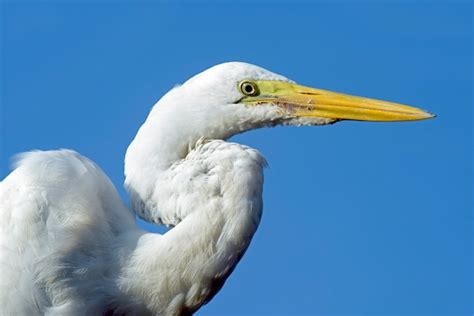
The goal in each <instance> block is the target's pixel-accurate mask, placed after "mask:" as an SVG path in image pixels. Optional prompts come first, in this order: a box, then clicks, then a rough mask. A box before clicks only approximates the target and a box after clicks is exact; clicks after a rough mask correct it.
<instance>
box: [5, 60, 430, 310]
mask: <svg viewBox="0 0 474 316" xmlns="http://www.w3.org/2000/svg"><path fill="white" fill-rule="evenodd" d="M432 117H434V115H433V114H430V113H428V112H426V111H424V110H421V109H418V108H415V107H411V106H407V105H402V104H397V103H392V102H387V101H381V100H375V99H369V98H363V97H357V96H351V95H347V94H342V93H337V92H331V91H328V90H321V89H316V88H312V87H309V86H303V85H300V84H297V83H296V82H294V81H292V80H290V79H288V78H286V77H284V76H282V75H279V74H276V73H274V72H271V71H269V70H266V69H264V68H261V67H259V66H256V65H252V64H249V63H244V62H226V63H222V64H218V65H215V66H213V67H211V68H209V69H207V70H205V71H203V72H201V73H199V74H197V75H195V76H194V77H192V78H190V79H189V80H187V81H185V82H184V83H183V84H181V85H178V86H175V87H174V88H173V89H171V90H170V91H169V92H167V93H166V94H165V95H164V96H162V97H161V99H160V100H159V101H158V102H157V103H156V104H155V105H154V106H153V107H152V109H151V111H150V113H149V115H148V117H147V118H146V120H145V122H144V123H143V125H142V126H141V127H140V128H139V130H138V132H137V134H136V136H135V138H134V139H133V141H132V142H131V144H130V145H129V147H128V149H127V151H126V154H125V164H124V173H125V182H124V186H125V188H126V191H127V192H128V195H129V197H130V204H129V205H128V204H127V203H125V202H123V201H122V200H121V198H120V196H119V194H118V192H117V190H116V189H115V187H114V185H113V184H112V182H111V180H110V179H109V178H108V177H107V176H106V175H105V174H104V172H103V171H102V170H101V169H100V167H99V166H98V165H96V164H95V163H94V162H93V161H91V160H90V159H88V158H86V157H84V156H82V155H80V154H79V153H77V152H75V151H73V150H69V149H60V150H49V151H30V152H26V153H22V154H19V155H17V156H16V157H15V158H14V162H13V166H12V171H11V173H10V174H9V175H7V176H6V177H5V178H4V179H3V181H1V182H0V213H1V217H2V220H1V223H0V229H1V230H0V237H1V238H0V249H1V251H0V265H1V269H0V280H1V283H0V309H1V314H2V315H191V314H193V313H194V312H196V311H197V310H198V309H199V308H200V307H202V306H203V305H204V304H206V303H208V302H209V301H210V300H211V299H212V298H213V297H214V296H215V295H216V293H217V292H219V290H220V289H221V288H222V287H223V285H224V283H225V281H226V279H227V277H228V276H229V275H230V274H231V273H232V271H233V270H234V268H235V267H236V265H237V264H238V262H239V260H240V259H241V258H242V256H243V255H244V253H245V252H246V250H247V248H248V247H249V245H250V242H251V240H252V236H253V235H254V233H255V231H256V230H257V227H258V226H259V222H260V219H261V215H262V188H263V170H264V168H265V166H266V161H265V158H264V157H263V156H262V155H261V154H260V153H259V152H258V151H257V150H255V149H252V148H250V147H247V146H245V145H242V144H238V143H233V142H230V141H228V139H229V138H230V137H231V136H233V135H236V134H239V133H243V132H245V131H249V130H252V129H257V128H263V127H273V126H276V125H287V126H304V125H311V126H321V125H328V124H334V123H336V122H340V121H345V120H358V121H384V122H390V121H411V120H424V119H429V118H432ZM136 216H139V217H140V218H142V219H144V220H145V221H147V222H150V223H155V224H157V225H165V226H168V227H170V229H169V230H168V231H166V232H165V233H162V234H159V233H151V232H148V231H145V230H143V229H142V228H140V227H139V226H138V225H137V223H136Z"/></svg>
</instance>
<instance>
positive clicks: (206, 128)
mask: <svg viewBox="0 0 474 316" xmlns="http://www.w3.org/2000/svg"><path fill="white" fill-rule="evenodd" d="M173 91H174V90H172V91H171V92H170V93H171V94H173ZM166 101H167V95H166V96H165V97H163V99H161V100H160V101H159V102H158V103H157V104H156V105H155V107H154V108H153V109H152V111H151V112H150V114H149V116H148V118H147V120H146V121H145V123H144V124H143V125H142V126H141V127H140V129H139V131H138V133H137V135H136V137H135V139H134V140H133V141H132V143H131V144H130V146H129V147H128V149H127V153H126V156H125V177H126V179H125V187H126V189H127V191H128V192H129V194H130V195H131V198H132V203H133V207H134V209H135V211H136V212H137V213H138V214H139V215H140V216H142V214H141V213H140V209H141V208H143V205H144V204H146V202H147V201H149V200H150V199H151V198H152V195H153V192H154V191H155V190H156V189H157V188H156V184H157V181H158V180H159V179H160V177H162V175H163V173H165V172H166V171H167V170H168V169H170V168H171V167H172V166H173V164H175V163H176V162H178V161H181V160H182V159H185V158H186V156H187V155H188V153H189V152H190V151H191V150H192V149H193V148H194V147H195V146H196V144H197V143H198V141H199V140H200V139H203V138H204V139H223V140H225V139H227V138H229V137H231V136H232V135H235V134H238V133H241V132H243V131H246V130H250V129H253V128H257V127H259V125H258V124H257V123H256V122H255V121H254V116H255V115H253V114H249V113H248V111H243V110H242V109H241V108H242V106H241V105H234V104H229V105H225V106H216V107H212V106H210V107H209V108H206V107H204V108H202V107H199V106H198V105H196V106H182V107H178V108H177V106H176V105H170V104H167V102H166ZM258 110H260V111H262V109H258ZM236 122H238V123H236ZM142 217H143V218H144V219H146V220H147V219H148V218H149V217H148V216H146V215H145V216H142Z"/></svg>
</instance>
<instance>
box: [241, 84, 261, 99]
mask: <svg viewBox="0 0 474 316" xmlns="http://www.w3.org/2000/svg"><path fill="white" fill-rule="evenodd" d="M239 86H240V91H242V93H243V94H245V95H249V96H251V95H257V93H258V92H257V86H256V85H255V84H254V83H253V82H250V81H242V82H241V83H240V85H239Z"/></svg>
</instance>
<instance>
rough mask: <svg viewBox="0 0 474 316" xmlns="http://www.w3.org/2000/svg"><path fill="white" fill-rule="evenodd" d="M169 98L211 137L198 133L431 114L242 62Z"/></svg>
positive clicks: (408, 118)
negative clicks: (323, 87) (310, 84)
mask: <svg viewBox="0 0 474 316" xmlns="http://www.w3.org/2000/svg"><path fill="white" fill-rule="evenodd" d="M170 99H172V100H173V102H170V103H173V104H176V106H179V107H180V111H183V112H182V113H183V115H185V113H189V114H190V115H191V116H192V117H193V118H194V120H195V122H196V123H197V124H196V123H195V125H196V126H207V127H209V128H208V130H207V131H206V132H205V133H204V134H210V135H202V136H207V137H212V138H226V137H229V136H231V135H233V134H235V133H239V132H243V131H245V130H249V129H253V128H258V127H264V126H274V125H279V124H281V125H324V124H331V123H334V122H337V121H341V120H357V121H386V122H388V121H411V120H423V119H428V118H431V117H433V115H432V114H430V113H427V112H425V111H423V110H420V109H418V108H415V107H411V106H407V105H402V104H398V103H393V102H387V101H381V100H375V99H369V98H364V97H357V96H352V95H347V94H342V93H337V92H332V91H327V90H321V89H316V88H311V87H307V86H303V85H299V84H296V83H295V82H294V81H291V80H289V79H287V78H285V77H283V76H281V75H278V74H275V73H273V72H270V71H268V70H266V69H263V68H261V67H258V66H255V65H251V64H247V63H241V62H229V63H224V64H220V65H217V66H214V67H212V68H209V69H208V70H206V71H204V72H202V73H200V74H198V75H196V76H194V77H192V78H191V79H189V80H188V81H186V82H185V83H184V84H183V85H182V86H179V87H178V88H176V89H174V90H172V92H170V93H169V94H168V95H167V96H165V97H164V98H163V99H162V100H163V101H164V102H163V103H167V102H166V101H169V100H170ZM160 102H161V101H160ZM160 102H159V103H160ZM189 122H191V120H190V121H188V124H190V125H191V126H192V125H194V124H193V123H189ZM198 129H199V128H198ZM194 130H195V131H197V130H196V129H194Z"/></svg>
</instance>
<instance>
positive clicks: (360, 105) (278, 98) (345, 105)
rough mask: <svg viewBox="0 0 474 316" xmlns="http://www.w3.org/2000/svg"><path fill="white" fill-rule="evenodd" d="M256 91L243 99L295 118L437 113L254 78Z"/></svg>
mask: <svg viewBox="0 0 474 316" xmlns="http://www.w3.org/2000/svg"><path fill="white" fill-rule="evenodd" d="M251 83H252V84H253V85H254V86H255V88H256V91H255V93H254V94H253V95H251V96H246V97H244V99H242V101H241V102H243V103H246V104H253V105H256V104H274V105H276V106H278V107H280V108H282V109H283V110H286V111H287V112H288V113H289V114H290V115H291V116H294V117H322V118H331V119H337V120H358V121H385V122H386V121H413V120H424V119H429V118H432V117H434V116H435V115H433V114H430V113H428V112H425V111H423V110H420V109H417V108H415V107H411V106H408V105H403V104H398V103H392V102H387V101H381V100H375V99H369V98H363V97H357V96H352V95H347V94H342V93H337V92H331V91H327V90H320V89H314V88H310V87H305V86H300V85H297V84H293V83H290V82H283V81H272V80H255V81H251Z"/></svg>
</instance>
